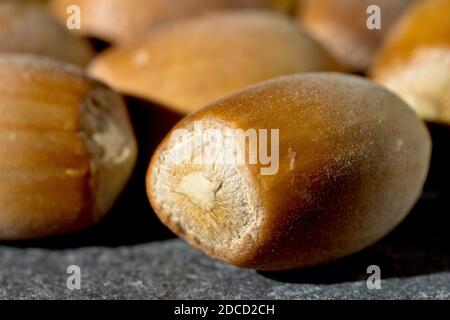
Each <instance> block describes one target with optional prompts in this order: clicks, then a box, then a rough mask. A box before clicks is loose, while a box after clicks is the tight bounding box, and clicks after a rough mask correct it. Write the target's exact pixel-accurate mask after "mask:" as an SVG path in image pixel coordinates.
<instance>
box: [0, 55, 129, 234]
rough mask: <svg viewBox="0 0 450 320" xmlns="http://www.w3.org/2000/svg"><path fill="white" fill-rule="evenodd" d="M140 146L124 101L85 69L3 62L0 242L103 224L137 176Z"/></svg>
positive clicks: (18, 59)
mask: <svg viewBox="0 0 450 320" xmlns="http://www.w3.org/2000/svg"><path fill="white" fill-rule="evenodd" d="M136 149H137V148H136V143H135V138H134V134H133V130H132V128H131V125H130V122H129V119H128V114H127V110H126V108H125V105H124V103H123V101H122V99H121V97H120V96H119V95H117V94H116V93H114V92H113V91H111V90H110V89H109V88H107V87H106V86H104V85H102V84H100V83H98V82H96V81H94V80H91V79H89V78H88V77H87V76H86V75H85V74H84V73H83V71H81V69H79V68H78V67H75V66H72V65H65V64H61V63H59V62H56V61H54V60H50V59H46V58H40V57H36V56H28V55H9V54H2V55H0V153H1V156H0V176H1V179H0V189H1V190H2V191H1V192H0V239H1V240H20V239H32V238H38V237H44V236H50V235H56V234H61V233H64V232H69V231H75V230H79V229H82V228H84V227H87V226H89V225H92V224H94V223H96V222H97V221H99V220H100V219H101V218H102V217H103V216H104V215H105V213H106V212H108V210H109V209H110V208H111V207H112V205H113V203H114V201H115V199H116V198H117V196H118V195H119V193H120V192H121V190H122V188H123V187H124V185H125V183H126V181H127V180H128V177H129V176H130V174H131V171H132V169H133V166H134V163H135V160H136V153H137V151H136Z"/></svg>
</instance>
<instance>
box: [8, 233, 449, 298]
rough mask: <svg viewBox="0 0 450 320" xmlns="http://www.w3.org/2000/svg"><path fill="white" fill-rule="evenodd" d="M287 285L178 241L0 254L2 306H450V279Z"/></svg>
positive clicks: (307, 279)
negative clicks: (275, 302) (112, 302)
mask: <svg viewBox="0 0 450 320" xmlns="http://www.w3.org/2000/svg"><path fill="white" fill-rule="evenodd" d="M73 264H75V265H78V266H79V267H80V268H81V275H82V277H81V289H80V290H68V289H67V286H66V280H67V277H68V276H69V275H68V274H66V268H67V266H69V265H73ZM331 267H333V266H331ZM331 267H330V266H327V267H326V269H328V270H332V269H334V268H331ZM329 268H331V269H329ZM317 272H318V273H321V272H326V270H319V271H317V269H315V271H314V273H317ZM382 272H383V268H382ZM299 273H300V274H299ZM352 273H354V270H353V271H352ZM364 273H365V269H362V270H361V272H360V275H361V276H364V277H365V276H366V275H364ZM329 276H330V275H328V277H323V279H329ZM331 276H333V275H331ZM353 276H354V275H353ZM283 277H284V278H283ZM283 277H282V279H280V278H277V274H271V273H269V274H267V273H265V274H262V273H258V272H256V271H253V270H244V269H238V268H235V267H232V266H228V265H225V264H223V263H221V262H218V261H215V260H213V259H210V258H208V257H206V256H204V255H203V254H202V253H200V252H198V251H195V250H193V249H191V248H190V247H188V246H187V245H186V244H185V243H184V242H182V241H181V240H175V239H174V240H166V241H161V242H153V243H148V244H141V245H133V246H127V247H117V248H102V247H87V248H79V249H67V250H56V251H55V250H48V249H36V248H34V249H22V248H10V247H0V299H450V272H439V273H434V274H429V275H417V276H412V277H406V278H389V279H383V280H382V282H381V285H382V288H381V289H380V290H368V289H367V287H366V282H365V281H364V280H358V281H354V280H353V281H348V282H347V281H343V280H342V279H341V280H338V279H336V283H333V284H329V283H314V282H317V275H316V274H315V275H314V276H313V277H311V274H309V275H308V273H306V274H301V272H299V271H297V272H291V273H289V274H288V275H286V274H284V273H283ZM319 278H320V277H319ZM314 279H316V280H314ZM348 279H351V277H350V278H348ZM341 281H343V282H341Z"/></svg>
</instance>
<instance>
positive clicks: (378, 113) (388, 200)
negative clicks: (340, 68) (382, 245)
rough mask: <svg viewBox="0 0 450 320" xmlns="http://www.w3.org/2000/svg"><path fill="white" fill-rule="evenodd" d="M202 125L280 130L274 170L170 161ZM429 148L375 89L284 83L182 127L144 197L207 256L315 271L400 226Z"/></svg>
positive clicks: (300, 78)
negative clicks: (183, 134)
mask: <svg viewBox="0 0 450 320" xmlns="http://www.w3.org/2000/svg"><path fill="white" fill-rule="evenodd" d="M198 121H200V122H208V123H214V126H216V127H218V128H222V129H227V128H239V129H242V130H244V131H245V130H248V129H252V128H253V129H276V128H278V129H279V130H280V131H279V170H278V172H277V173H276V174H274V175H261V171H260V170H261V168H262V167H264V166H263V165H261V164H260V163H258V164H255V165H253V164H248V163H246V164H245V165H241V166H236V167H232V166H230V167H226V166H225V167H224V166H220V165H219V164H216V165H215V166H212V167H211V166H210V165H206V164H195V163H194V164H191V163H187V164H186V163H184V164H173V163H172V162H171V159H172V158H171V157H172V156H171V152H172V151H174V150H176V149H177V148H179V147H180V146H181V142H180V141H186V140H179V136H178V135H175V134H174V133H175V132H179V131H178V129H185V130H192V127H193V126H194V124H195V123H196V122H198ZM203 141H204V145H207V142H210V140H203ZM247 148H248V146H247ZM430 152H431V141H430V137H429V134H428V131H427V129H426V127H425V125H424V124H423V123H422V121H421V120H419V119H418V118H417V117H416V115H415V114H414V112H412V111H411V109H410V108H409V107H408V106H407V105H406V104H405V103H404V102H403V101H402V100H401V99H399V98H398V97H397V96H396V95H394V94H392V93H390V92H389V91H387V90H385V89H383V88H382V87H380V86H378V85H376V84H374V83H373V82H370V81H368V80H363V79H362V78H359V77H355V76H348V75H340V74H333V73H318V74H303V75H296V76H290V77H282V78H279V79H275V80H272V81H267V82H263V83H261V84H259V85H255V86H252V87H250V88H247V89H245V90H242V91H240V92H238V93H236V94H234V95H231V96H229V97H226V98H224V99H222V100H220V101H218V102H216V103H213V104H211V105H209V106H208V107H206V108H204V109H202V110H200V111H198V112H196V113H194V114H192V115H190V116H188V117H186V118H185V119H184V120H182V121H181V122H180V123H179V124H178V125H177V126H175V127H174V129H173V130H172V132H171V133H169V135H168V136H167V137H166V138H165V139H164V140H163V142H162V143H161V144H160V146H159V147H158V149H157V151H156V153H155V154H154V156H153V158H152V161H151V163H150V166H149V170H148V174H147V193H148V196H149V199H150V202H151V204H152V207H153V208H154V210H155V212H156V213H157V215H158V217H159V218H160V219H161V221H162V222H163V223H164V224H166V225H167V226H168V227H169V228H170V229H171V230H172V231H173V232H174V233H176V234H177V235H179V236H180V237H182V238H184V239H185V240H186V241H188V242H189V243H190V244H191V245H193V246H194V247H196V248H199V249H201V250H202V251H204V252H205V253H207V254H208V255H211V256H212V257H215V258H217V259H220V260H222V261H225V262H227V263H230V264H234V265H237V266H240V267H246V268H255V269H260V270H285V269H294V268H301V267H309V266H314V265H317V264H321V263H325V262H328V261H332V260H335V259H338V258H340V257H344V256H347V255H349V254H351V253H354V252H356V251H358V250H361V249H363V248H365V247H367V246H368V245H370V244H372V243H374V242H375V241H377V240H379V239H381V238H382V237H383V236H385V235H386V234H387V233H388V232H390V231H391V230H392V229H393V228H394V227H395V226H396V225H398V224H399V223H400V222H401V221H402V220H403V218H404V217H405V216H406V215H407V213H408V212H409V211H410V209H411V208H412V206H413V205H414V204H415V202H416V200H417V199H418V197H419V196H420V194H421V190H422V187H423V183H424V181H425V178H426V176H427V172H428V166H429V159H430ZM221 170H223V171H224V172H226V173H227V174H224V175H223V174H217V173H220V172H219V171H221ZM186 177H188V178H186ZM217 177H218V178H217ZM230 177H231V178H230ZM216 178H217V179H216ZM188 179H190V180H189V181H188ZM180 181H181V182H180ZM184 182H189V184H186V183H184ZM180 186H181V187H180ZM185 186H187V188H186V187H185ZM223 190H225V191H226V192H224V191H223ZM205 199H206V201H205V202H203V203H202V202H201V201H200V200H205ZM235 199H240V200H239V201H235ZM205 203H206V204H207V206H205V205H204V204H205Z"/></svg>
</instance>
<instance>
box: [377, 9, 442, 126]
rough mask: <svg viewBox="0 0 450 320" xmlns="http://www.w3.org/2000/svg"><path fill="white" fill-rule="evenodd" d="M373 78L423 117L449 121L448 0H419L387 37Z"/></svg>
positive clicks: (437, 120) (431, 119)
mask: <svg viewBox="0 0 450 320" xmlns="http://www.w3.org/2000/svg"><path fill="white" fill-rule="evenodd" d="M371 75H372V77H373V78H374V79H375V80H376V81H378V82H380V83H381V84H383V85H385V86H387V87H388V88H389V89H391V90H392V91H394V92H396V93H397V94H398V95H399V96H401V97H402V98H403V99H405V101H406V102H408V104H409V105H410V106H411V107H412V108H413V109H414V110H415V111H416V112H417V113H418V114H419V115H420V116H422V117H423V118H424V119H426V120H430V121H436V122H443V123H446V124H450V1H448V0H428V1H420V2H418V3H417V4H416V5H415V6H413V7H411V8H410V10H408V12H407V13H406V14H405V16H404V17H403V18H402V19H401V20H400V21H399V22H398V23H397V24H396V25H395V27H394V28H393V30H392V32H391V34H390V35H389V37H388V38H387V39H386V42H385V43H384V45H383V47H382V49H381V50H380V53H379V55H378V57H377V60H376V63H375V65H374V67H373V69H372V71H371Z"/></svg>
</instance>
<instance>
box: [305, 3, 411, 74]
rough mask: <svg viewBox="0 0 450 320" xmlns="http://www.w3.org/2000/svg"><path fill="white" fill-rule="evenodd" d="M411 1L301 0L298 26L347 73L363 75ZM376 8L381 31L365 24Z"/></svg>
mask: <svg viewBox="0 0 450 320" xmlns="http://www.w3.org/2000/svg"><path fill="white" fill-rule="evenodd" d="M413 2H414V0H339V1H335V0H302V1H300V5H299V7H298V12H297V17H298V21H299V23H300V24H301V25H302V26H303V27H304V28H305V29H306V30H308V32H310V33H311V35H312V36H313V37H314V38H315V39H317V40H318V41H319V42H320V43H321V44H322V45H323V46H324V47H325V48H326V49H328V50H329V52H330V53H331V54H333V56H334V57H335V58H336V59H337V60H338V61H339V62H340V63H342V64H343V65H345V66H347V67H348V68H349V69H350V70H353V71H357V72H364V71H366V70H367V69H368V68H369V67H370V65H371V64H372V62H373V59H374V57H375V54H376V52H377V50H378V48H379V47H380V45H381V43H382V41H383V39H384V37H385V36H386V34H387V33H388V32H389V30H390V28H391V27H392V25H393V24H394V23H395V22H396V21H397V19H398V18H399V17H400V16H401V14H402V13H403V12H404V10H405V9H406V8H407V7H408V6H409V5H411V4H412V3H413ZM371 5H376V6H378V7H379V8H380V21H381V29H373V30H371V29H369V28H368V27H367V20H368V19H369V17H370V15H371V14H373V11H369V13H368V12H367V10H368V7H369V6H371Z"/></svg>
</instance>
